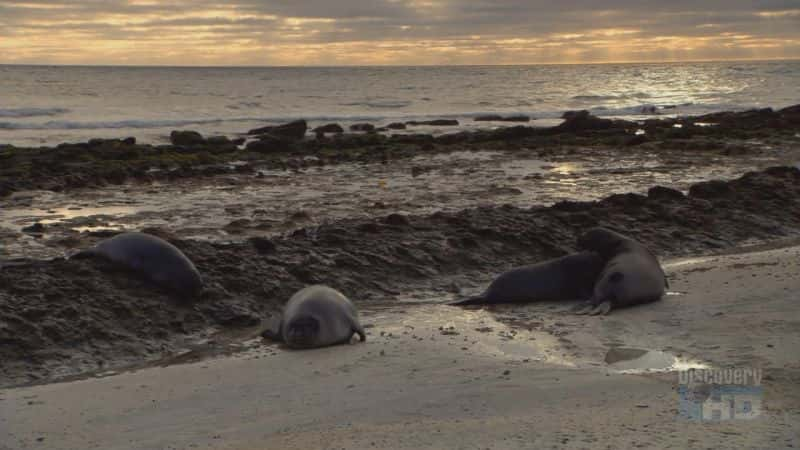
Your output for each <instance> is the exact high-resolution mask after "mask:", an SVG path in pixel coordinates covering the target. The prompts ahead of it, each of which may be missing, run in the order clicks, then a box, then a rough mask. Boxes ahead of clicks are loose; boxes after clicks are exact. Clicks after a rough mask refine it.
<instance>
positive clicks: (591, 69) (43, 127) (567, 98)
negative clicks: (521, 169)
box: [0, 61, 800, 145]
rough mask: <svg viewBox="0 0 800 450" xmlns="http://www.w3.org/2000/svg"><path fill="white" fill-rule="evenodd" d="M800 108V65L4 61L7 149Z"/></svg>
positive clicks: (0, 122)
mask: <svg viewBox="0 0 800 450" xmlns="http://www.w3.org/2000/svg"><path fill="white" fill-rule="evenodd" d="M797 103H800V61H769V62H766V61H765V62H708V63H670V64H609V65H539V66H455V67H452V66H451V67H354V68H353V67H347V68H345V67H307V68H292V67H274V68H255V67H253V68H246V67H241V68H177V67H172V68H170V67H49V66H0V144H4V143H10V144H14V145H51V144H57V143H61V142H76V141H85V140H87V139H89V138H93V137H126V136H135V137H137V138H138V139H139V140H140V141H142V142H152V143H158V142H165V141H166V140H167V136H168V135H169V132H170V131H171V130H173V129H193V130H197V131H200V132H202V133H204V134H226V135H236V134H239V133H242V132H244V131H246V130H248V129H250V128H253V127H255V126H261V125H265V124H270V123H279V122H284V121H287V120H290V119H296V118H305V119H307V120H308V121H309V122H310V125H311V126H312V127H313V126H316V125H319V124H323V123H328V122H338V123H340V124H342V125H348V124H351V123H354V122H358V121H368V122H372V123H375V124H378V125H380V124H385V123H389V122H392V121H400V120H414V119H426V118H456V119H459V121H460V122H461V126H460V127H458V128H450V127H448V128H428V127H421V128H418V129H417V131H422V132H434V133H439V132H449V131H456V130H458V129H465V128H467V129H468V128H473V127H487V126H496V125H500V124H492V123H485V122H478V123H476V122H474V117H475V116H477V115H480V114H486V113H499V114H526V115H530V116H531V117H533V118H535V119H536V120H535V121H533V122H532V125H534V126H536V125H541V126H547V125H551V124H553V123H557V119H558V117H559V116H560V115H561V114H562V113H563V112H564V111H566V110H572V109H589V110H591V111H593V112H594V113H595V114H597V115H600V116H609V117H624V118H634V119H636V118H642V117H645V116H652V115H687V114H700V113H705V112H713V111H721V110H742V109H748V108H753V107H767V106H770V107H774V108H779V107H784V106H788V105H791V104H797Z"/></svg>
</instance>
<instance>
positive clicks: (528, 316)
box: [0, 243, 800, 449]
mask: <svg viewBox="0 0 800 450" xmlns="http://www.w3.org/2000/svg"><path fill="white" fill-rule="evenodd" d="M783 245H789V244H788V243H787V244H783ZM759 250H760V251H759ZM799 257H800V247H797V246H786V247H784V246H778V248H773V249H769V250H763V249H752V248H751V249H748V248H744V249H738V250H737V251H736V252H731V254H727V255H718V256H709V257H698V258H690V259H685V258H684V259H680V258H679V259H671V260H668V261H665V264H664V265H665V268H666V270H667V273H668V277H669V279H670V283H671V288H670V295H668V296H667V297H666V298H665V299H664V300H663V301H661V302H658V303H656V304H653V305H647V306H642V307H637V308H631V309H626V310H620V311H616V312H615V313H614V314H612V315H610V316H606V317H583V316H573V315H570V314H568V313H567V312H566V305H560V304H533V305H525V306H513V307H492V308H486V309H473V310H461V309H458V308H454V307H449V306H444V305H437V304H435V303H433V302H435V301H436V300H437V299H435V298H434V299H429V300H430V301H429V302H422V303H420V302H417V303H414V304H399V305H398V304H397V303H396V302H394V301H387V302H385V303H384V304H383V305H377V304H376V305H374V306H370V307H367V308H364V310H363V312H362V314H363V321H364V323H366V324H369V326H370V327H371V328H369V329H368V332H369V336H368V339H367V342H366V343H365V344H351V345H349V346H345V347H336V348H327V349H317V350H311V351H303V352H291V351H286V350H284V349H282V348H280V347H278V346H275V345H272V344H269V343H268V342H266V341H262V340H260V339H254V340H249V341H244V342H243V343H240V344H239V348H238V350H236V351H234V352H233V353H232V354H229V355H224V356H219V355H218V356H216V357H211V358H209V359H202V360H200V361H196V362H189V363H184V364H175V365H167V366H153V367H148V368H143V369H140V370H134V371H131V372H124V373H116V374H104V375H98V376H96V377H90V378H88V379H82V380H77V381H71V382H64V383H56V384H47V385H40V386H32V387H22V388H11V389H5V390H3V391H0V425H2V428H3V429H4V430H7V433H8V438H7V439H5V440H4V441H3V443H2V444H0V447H2V448H59V449H87V448H119V449H123V448H125V449H152V448H174V449H184V448H186V449H188V448H226V449H251V448H297V449H300V448H493V449H504V448H534V447H536V448H576V449H579V448H590V447H591V448H623V447H626V448H712V447H714V448H718V447H725V448H759V449H774V448H791V447H796V446H797V445H798V435H797V430H798V427H799V426H800V415H798V408H800V391H798V389H797V386H798V381H800V365H798V362H797V361H798V353H797V348H800V340H799V339H800V338H799V337H800V334H798V330H799V329H800V322H798V320H797V319H798V317H800V316H799V315H798V308H800V306H799V305H798V304H797V294H796V292H797V289H798V288H800V275H799V274H798V272H797V264H796V261H797V259H798V258H799ZM443 330H448V332H447V333H445V332H443ZM621 348H635V349H643V350H649V351H651V352H656V353H658V352H663V354H661V355H660V356H661V357H659V358H649V359H648V358H645V359H642V358H639V359H636V358H634V359H633V362H632V363H631V361H624V360H623V361H619V362H616V363H613V364H608V363H606V362H605V361H606V360H607V354H608V353H609V351H618V350H619V349H621ZM665 355H668V356H670V357H674V358H675V359H670V358H664V357H663V356H665ZM626 364H629V365H626ZM637 365H638V367H637ZM660 365H662V366H660ZM676 367H752V368H761V369H763V371H764V381H763V390H764V400H763V401H764V403H763V410H762V411H761V416H760V417H759V418H757V419H755V420H751V421H731V422H717V423H714V422H693V421H687V420H685V419H681V418H679V417H678V416H677V414H678V404H679V395H678V392H677V391H676V386H677V374H676V372H675V370H676Z"/></svg>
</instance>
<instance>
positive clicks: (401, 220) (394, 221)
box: [383, 214, 411, 226]
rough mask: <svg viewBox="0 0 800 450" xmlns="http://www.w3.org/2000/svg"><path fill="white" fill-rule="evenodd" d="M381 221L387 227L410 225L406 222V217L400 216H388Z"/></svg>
mask: <svg viewBox="0 0 800 450" xmlns="http://www.w3.org/2000/svg"><path fill="white" fill-rule="evenodd" d="M383 221H384V223H386V224H388V225H395V226H405V225H410V224H411V223H410V222H409V221H408V217H406V216H404V215H402V214H389V215H388V216H386V218H385V219H384V220H383Z"/></svg>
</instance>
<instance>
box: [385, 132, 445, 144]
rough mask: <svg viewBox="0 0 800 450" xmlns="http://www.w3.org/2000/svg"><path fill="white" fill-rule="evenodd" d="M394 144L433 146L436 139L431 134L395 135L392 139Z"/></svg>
mask: <svg viewBox="0 0 800 450" xmlns="http://www.w3.org/2000/svg"><path fill="white" fill-rule="evenodd" d="M391 141H392V142H397V143H402V144H420V145H424V144H431V143H433V141H434V137H433V136H431V135H430V134H393V135H392V137H391Z"/></svg>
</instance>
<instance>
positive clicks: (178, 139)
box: [169, 130, 206, 147]
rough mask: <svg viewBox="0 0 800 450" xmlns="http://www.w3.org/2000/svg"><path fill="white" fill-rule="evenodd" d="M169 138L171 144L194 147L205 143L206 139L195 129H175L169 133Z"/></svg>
mask: <svg viewBox="0 0 800 450" xmlns="http://www.w3.org/2000/svg"><path fill="white" fill-rule="evenodd" d="M169 140H170V142H172V145H177V146H179V147H196V146H201V145H204V144H205V143H206V140H205V139H203V135H202V134H200V133H198V132H197V131H189V130H187V131H178V130H175V131H173V132H172V133H170V134H169Z"/></svg>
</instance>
